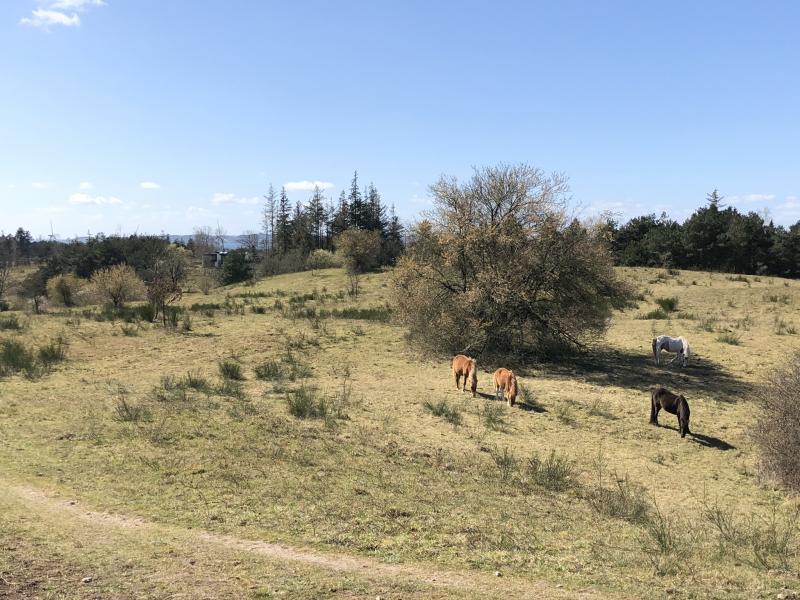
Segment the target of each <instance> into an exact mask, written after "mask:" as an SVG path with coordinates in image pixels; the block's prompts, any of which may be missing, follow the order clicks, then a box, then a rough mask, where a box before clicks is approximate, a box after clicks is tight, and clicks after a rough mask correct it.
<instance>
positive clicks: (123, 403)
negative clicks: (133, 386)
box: [114, 386, 152, 423]
mask: <svg viewBox="0 0 800 600" xmlns="http://www.w3.org/2000/svg"><path fill="white" fill-rule="evenodd" d="M151 418H152V414H151V413H150V411H149V410H148V409H147V407H145V406H142V405H140V404H134V403H132V402H129V401H128V393H127V391H126V390H125V389H124V388H123V387H122V386H120V387H119V390H118V391H117V403H116V404H115V405H114V420H115V421H120V422H122V423H138V422H140V421H150V420H151Z"/></svg>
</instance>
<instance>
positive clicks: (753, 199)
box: [723, 194, 775, 204]
mask: <svg viewBox="0 0 800 600" xmlns="http://www.w3.org/2000/svg"><path fill="white" fill-rule="evenodd" d="M725 200H727V201H728V202H730V203H737V202H742V203H748V204H754V203H758V202H772V201H773V200H775V194H744V195H742V196H726V197H725V199H724V200H723V202H725Z"/></svg>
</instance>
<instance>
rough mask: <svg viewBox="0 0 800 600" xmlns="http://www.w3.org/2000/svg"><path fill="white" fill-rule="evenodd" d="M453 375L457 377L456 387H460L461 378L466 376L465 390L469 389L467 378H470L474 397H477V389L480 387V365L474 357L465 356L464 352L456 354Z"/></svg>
mask: <svg viewBox="0 0 800 600" xmlns="http://www.w3.org/2000/svg"><path fill="white" fill-rule="evenodd" d="M453 377H455V380H456V389H460V388H459V387H458V384H459V382H460V380H461V378H462V377H463V378H464V385H463V389H462V391H464V392H466V391H467V379H469V381H470V389H471V390H472V397H473V398H474V397H475V390H476V389H477V387H478V366H477V363H476V362H475V359H474V358H470V357H469V356H464V355H463V354H456V355H455V356H454V357H453Z"/></svg>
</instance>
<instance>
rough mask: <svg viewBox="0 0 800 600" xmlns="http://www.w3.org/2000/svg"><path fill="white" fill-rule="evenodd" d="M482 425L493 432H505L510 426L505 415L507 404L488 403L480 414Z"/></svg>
mask: <svg viewBox="0 0 800 600" xmlns="http://www.w3.org/2000/svg"><path fill="white" fill-rule="evenodd" d="M480 417H481V423H483V426H484V427H486V429H491V430H492V431H505V430H506V427H507V426H508V421H506V415H505V404H501V403H497V402H487V403H485V404H484V405H483V409H481V412H480Z"/></svg>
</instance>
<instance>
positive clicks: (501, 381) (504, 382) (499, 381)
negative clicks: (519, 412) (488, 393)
mask: <svg viewBox="0 0 800 600" xmlns="http://www.w3.org/2000/svg"><path fill="white" fill-rule="evenodd" d="M501 391H502V393H503V396H505V399H506V400H507V401H508V405H509V406H514V403H515V402H516V401H517V376H516V375H514V371H509V370H508V369H503V368H502V367H501V368H499V369H497V371H495V372H494V395H495V396H499V395H500V393H501Z"/></svg>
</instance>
